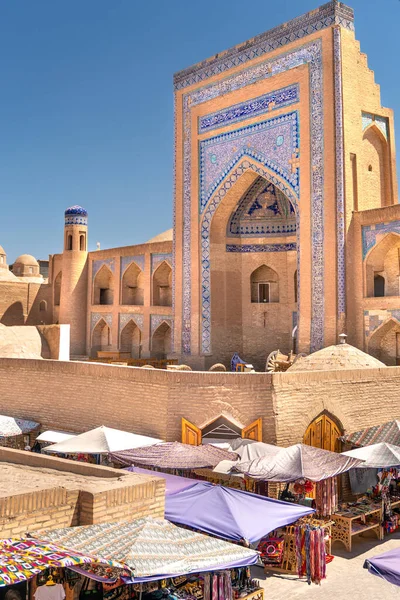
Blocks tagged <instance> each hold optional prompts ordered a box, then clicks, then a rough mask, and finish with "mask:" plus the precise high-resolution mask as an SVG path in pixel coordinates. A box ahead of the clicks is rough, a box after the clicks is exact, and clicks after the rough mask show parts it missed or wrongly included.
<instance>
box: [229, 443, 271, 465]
mask: <svg viewBox="0 0 400 600" xmlns="http://www.w3.org/2000/svg"><path fill="white" fill-rule="evenodd" d="M243 441H250V440H243ZM280 450H282V448H281V447H279V446H273V445H272V444H265V443H264V442H253V443H252V444H249V443H247V444H243V445H242V446H238V447H237V448H236V449H235V452H236V453H237V454H239V456H240V462H248V461H251V460H256V459H257V458H262V457H263V456H269V457H273V456H276V455H277V454H278V452H279V451H280Z"/></svg>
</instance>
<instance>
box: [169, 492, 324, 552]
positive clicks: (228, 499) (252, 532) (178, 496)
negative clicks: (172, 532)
mask: <svg viewBox="0 0 400 600" xmlns="http://www.w3.org/2000/svg"><path fill="white" fill-rule="evenodd" d="M313 512H314V510H313V509H310V508H307V507H305V506H300V505H298V504H292V503H291V502H282V501H280V500H273V499H272V498H266V497H265V496H259V495H256V494H251V493H249V492H245V491H242V490H235V489H232V488H228V487H223V486H221V485H212V484H211V483H207V482H198V483H197V484H196V485H195V486H192V487H190V488H187V489H185V490H182V491H179V492H176V493H175V494H170V495H168V496H167V497H166V500H165V516H166V518H167V519H169V520H170V521H173V522H174V523H179V524H180V525H186V526H188V527H192V528H194V529H198V530H200V531H204V532H205V533H209V534H211V535H217V536H219V537H222V538H226V539H229V540H236V541H240V540H243V539H244V540H247V541H248V542H250V543H255V542H258V541H259V540H260V539H261V538H263V537H264V536H266V535H267V534H268V533H270V532H271V531H274V530H275V529H277V528H278V527H283V526H284V525H289V524H290V523H293V522H294V521H297V519H300V517H304V516H305V515H309V514H311V513H313Z"/></svg>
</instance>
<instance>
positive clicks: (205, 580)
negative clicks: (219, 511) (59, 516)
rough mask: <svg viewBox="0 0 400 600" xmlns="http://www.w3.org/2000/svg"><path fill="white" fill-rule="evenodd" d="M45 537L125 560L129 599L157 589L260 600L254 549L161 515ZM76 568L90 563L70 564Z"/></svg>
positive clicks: (211, 598)
mask: <svg viewBox="0 0 400 600" xmlns="http://www.w3.org/2000/svg"><path fill="white" fill-rule="evenodd" d="M41 536H42V537H43V540H45V541H46V542H50V543H55V542H57V544H59V545H62V546H63V547H64V548H69V549H71V550H72V549H73V550H74V551H83V550H85V552H90V553H92V554H95V553H98V554H100V553H101V556H103V557H105V558H111V557H113V558H114V560H117V561H119V562H121V563H123V564H126V565H127V566H128V567H129V568H130V569H131V570H132V572H133V573H134V578H133V579H126V578H125V579H124V581H125V583H129V584H130V585H128V586H127V587H128V588H129V590H128V593H129V598H140V597H143V598H144V597H146V598H147V599H148V600H150V598H152V597H153V594H154V593H156V594H158V597H160V596H159V592H160V589H161V590H163V592H166V591H167V590H169V592H170V593H176V594H179V597H180V598H186V597H187V598H191V599H193V597H195V598H197V599H199V600H200V599H204V600H221V598H224V599H225V598H226V600H233V599H234V598H237V597H239V596H240V597H241V598H245V599H246V600H262V599H263V590H262V589H260V587H259V584H258V582H256V581H254V580H252V579H251V576H250V570H249V569H248V567H249V566H250V565H252V564H255V562H256V561H257V559H258V554H257V552H255V551H254V550H250V549H248V548H243V547H242V546H240V545H236V544H231V543H229V542H225V541H223V540H219V539H216V538H213V537H209V536H205V535H203V534H201V533H197V532H194V531H189V530H187V529H182V528H179V527H177V526H175V525H173V524H172V523H169V522H168V521H166V520H165V519H153V518H150V517H148V518H145V519H138V520H136V521H132V522H128V523H109V524H101V525H89V526H85V527H73V528H65V529H58V530H57V529H56V530H51V531H46V532H43V533H42V534H41ZM74 570H75V571H77V572H79V573H83V574H84V573H90V570H91V568H90V567H88V568H82V567H74Z"/></svg>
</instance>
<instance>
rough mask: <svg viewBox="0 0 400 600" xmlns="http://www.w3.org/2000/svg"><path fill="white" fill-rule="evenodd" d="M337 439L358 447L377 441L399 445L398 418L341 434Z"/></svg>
mask: <svg viewBox="0 0 400 600" xmlns="http://www.w3.org/2000/svg"><path fill="white" fill-rule="evenodd" d="M339 439H340V440H341V441H342V442H345V443H346V444H351V445H352V446H358V447H360V446H368V445H370V444H377V443H379V442H387V443H388V444H394V445H395V446H400V420H398V419H395V420H394V421H388V422H387V423H383V425H374V426H373V427H366V428H365V429H360V430H359V431H355V432H353V433H348V434H346V435H342V436H341V437H340V438H339Z"/></svg>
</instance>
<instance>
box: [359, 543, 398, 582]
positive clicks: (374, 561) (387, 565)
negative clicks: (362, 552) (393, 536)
mask: <svg viewBox="0 0 400 600" xmlns="http://www.w3.org/2000/svg"><path fill="white" fill-rule="evenodd" d="M364 568H365V569H368V571H369V572H370V573H372V574H373V575H378V576H379V577H382V579H385V580H386V581H388V582H389V583H393V584H394V585H398V586H400V548H395V549H394V550H390V551H389V552H385V553H384V554H380V555H379V556H374V557H373V558H369V559H368V560H366V561H365V563H364Z"/></svg>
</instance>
